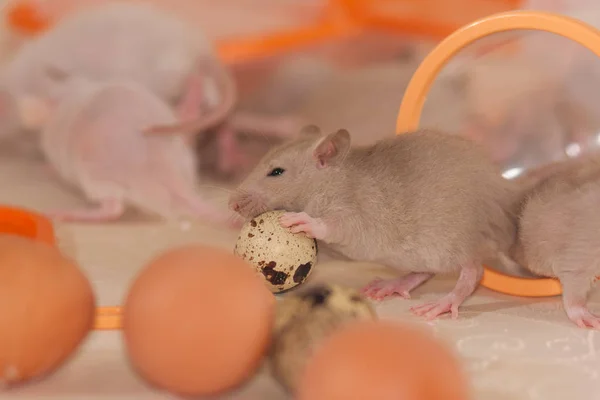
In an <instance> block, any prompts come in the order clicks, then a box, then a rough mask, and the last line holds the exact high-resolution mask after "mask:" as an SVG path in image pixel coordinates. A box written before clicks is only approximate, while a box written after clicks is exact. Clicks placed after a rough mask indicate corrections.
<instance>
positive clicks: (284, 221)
mask: <svg viewBox="0 0 600 400" xmlns="http://www.w3.org/2000/svg"><path fill="white" fill-rule="evenodd" d="M310 219H311V218H310V216H309V215H308V214H307V213H305V212H300V213H294V212H288V213H285V214H283V215H282V216H281V217H280V218H279V223H280V224H281V226H283V227H284V228H289V227H291V226H292V225H297V224H300V223H308V222H309V220H310Z"/></svg>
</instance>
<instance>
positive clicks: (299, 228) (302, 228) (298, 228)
mask: <svg viewBox="0 0 600 400" xmlns="http://www.w3.org/2000/svg"><path fill="white" fill-rule="evenodd" d="M290 232H292V233H301V232H303V233H304V234H305V235H306V236H307V237H309V238H311V239H312V238H313V236H312V234H311V233H310V232H311V231H310V226H309V225H308V224H298V225H294V226H292V227H291V228H290Z"/></svg>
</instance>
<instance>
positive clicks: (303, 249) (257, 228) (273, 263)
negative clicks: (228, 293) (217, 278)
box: [233, 210, 317, 293]
mask: <svg viewBox="0 0 600 400" xmlns="http://www.w3.org/2000/svg"><path fill="white" fill-rule="evenodd" d="M284 213H285V211H280V210H278V211H269V212H266V213H263V214H260V215H259V216H257V217H254V218H252V219H251V220H249V221H248V222H246V223H245V224H244V226H243V227H242V229H241V231H240V235H239V237H238V240H237V243H236V244H235V248H234V250H233V252H234V254H235V255H237V256H239V257H241V258H243V259H244V260H246V261H247V262H249V263H250V264H252V265H253V266H254V267H255V268H256V271H257V272H258V273H260V274H261V275H262V276H263V277H264V280H265V282H266V283H267V286H268V287H269V289H270V290H271V292H273V293H280V292H283V291H286V290H288V289H291V288H293V287H295V286H298V285H300V284H301V283H303V282H304V281H305V280H306V278H308V276H309V275H310V273H311V271H312V269H313V266H314V265H315V263H316V261H317V242H316V241H315V240H314V239H311V238H309V237H307V236H306V235H305V234H304V233H292V232H290V230H289V229H287V228H284V227H282V226H281V225H280V223H279V218H280V217H281V216H282V215H283V214H284Z"/></svg>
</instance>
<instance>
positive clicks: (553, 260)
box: [514, 153, 600, 328]
mask: <svg viewBox="0 0 600 400" xmlns="http://www.w3.org/2000/svg"><path fill="white" fill-rule="evenodd" d="M549 168H551V169H552V170H554V173H553V174H552V175H551V176H549V177H547V178H546V179H544V180H542V181H541V182H540V183H539V184H538V185H537V186H536V187H535V188H534V189H533V191H532V192H531V193H530V194H529V196H527V198H526V199H525V201H524V205H523V211H522V214H521V218H520V223H519V234H518V241H517V242H516V244H515V248H514V257H515V259H516V260H517V261H518V262H519V263H520V264H521V265H523V266H524V267H526V268H528V269H529V270H531V271H532V272H534V273H536V274H539V275H542V276H548V277H555V278H558V279H559V280H560V282H561V285H562V287H563V303H564V306H565V311H566V312H567V314H568V316H569V318H570V319H571V320H573V322H575V323H576V324H577V325H579V326H581V327H584V326H592V327H595V328H600V319H598V318H597V317H596V316H594V315H592V314H591V313H590V312H589V311H588V310H587V307H586V305H585V304H586V302H587V296H588V294H589V292H590V289H591V283H592V282H593V280H594V277H595V276H597V275H599V274H600V240H599V239H598V232H599V231H600V213H598V212H597V210H596V207H597V206H598V204H600V157H599V155H598V154H597V153H596V154H590V155H586V156H583V157H580V158H578V159H573V160H568V161H566V162H563V163H557V164H552V165H551V166H550V167H549Z"/></svg>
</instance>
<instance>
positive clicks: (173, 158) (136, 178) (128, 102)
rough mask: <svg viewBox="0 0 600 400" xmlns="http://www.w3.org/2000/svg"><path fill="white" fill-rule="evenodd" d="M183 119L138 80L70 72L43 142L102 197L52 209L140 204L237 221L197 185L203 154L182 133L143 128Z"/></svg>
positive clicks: (52, 158) (90, 194) (87, 214)
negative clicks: (198, 161)
mask: <svg viewBox="0 0 600 400" xmlns="http://www.w3.org/2000/svg"><path fill="white" fill-rule="evenodd" d="M176 121H177V118H176V115H175V114H174V112H173V111H172V109H171V108H170V107H169V106H168V105H167V104H166V103H165V102H164V101H163V100H162V99H161V98H160V97H158V96H156V95H155V94H154V93H152V92H151V91H149V90H148V89H147V88H146V87H145V86H144V85H141V84H139V83H137V82H132V81H129V80H121V81H119V80H114V81H103V82H98V81H90V80H88V79H85V78H82V77H80V76H74V77H72V78H70V79H67V81H66V82H65V85H64V86H63V93H62V95H61V99H60V102H58V106H57V107H56V108H55V109H54V111H53V112H52V113H51V114H48V115H47V116H46V118H45V120H44V121H42V122H43V126H44V128H43V129H42V132H41V148H42V151H43V153H44V155H45V156H46V159H47V161H48V163H49V164H50V166H51V168H52V169H53V170H54V172H56V173H57V175H59V176H60V177H61V178H62V179H63V180H64V181H65V182H67V183H69V184H70V185H72V186H74V187H75V188H77V189H80V190H81V191H82V192H83V194H84V195H85V196H86V198H87V199H88V200H89V201H91V202H92V203H94V205H93V206H92V207H89V208H86V209H69V210H57V211H52V212H50V213H49V214H50V216H51V217H53V218H56V219H60V220H68V221H87V222H104V221H111V220H116V219H119V218H120V217H121V216H122V215H123V214H124V212H125V210H126V206H129V205H132V206H135V207H137V208H139V209H141V210H142V211H146V212H150V213H152V214H157V215H159V216H161V217H164V218H177V217H180V216H191V217H197V218H200V219H204V220H206V221H210V222H218V223H226V222H228V221H231V222H233V218H232V214H231V213H229V212H226V211H225V210H218V209H217V208H215V207H214V206H213V205H211V204H210V203H208V202H207V201H206V200H204V199H203V198H202V197H200V195H199V193H197V191H196V190H195V189H196V187H195V186H196V160H195V155H194V153H193V149H192V148H191V147H190V146H189V145H188V144H187V143H186V142H185V140H184V138H183V137H182V136H159V135H143V134H142V132H143V131H144V130H145V129H147V127H149V126H155V125H158V124H166V125H168V124H172V123H175V122H176Z"/></svg>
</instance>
